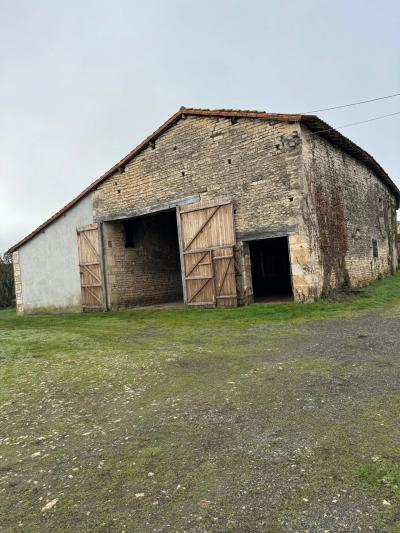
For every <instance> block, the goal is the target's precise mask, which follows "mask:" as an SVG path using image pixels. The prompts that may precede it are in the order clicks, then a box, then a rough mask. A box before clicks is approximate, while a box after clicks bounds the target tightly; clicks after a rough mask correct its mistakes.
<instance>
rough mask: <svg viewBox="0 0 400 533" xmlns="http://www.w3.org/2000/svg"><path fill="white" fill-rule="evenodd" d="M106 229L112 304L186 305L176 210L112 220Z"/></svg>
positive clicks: (118, 306)
mask: <svg viewBox="0 0 400 533" xmlns="http://www.w3.org/2000/svg"><path fill="white" fill-rule="evenodd" d="M105 231H106V237H105V252H106V264H107V270H108V272H107V278H108V291H109V299H110V302H111V307H112V308H123V307H137V306H148V305H161V304H162V305H163V306H164V305H165V304H168V305H169V304H171V305H173V306H176V305H183V290H182V275H181V265H180V253H179V241H178V229H177V221H176V212H175V210H171V211H161V212H157V213H152V214H149V215H145V216H140V217H135V218H131V219H126V220H123V221H121V220H119V221H114V222H109V223H107V227H106V226H105Z"/></svg>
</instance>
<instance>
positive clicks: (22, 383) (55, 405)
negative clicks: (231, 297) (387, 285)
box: [0, 302, 400, 533]
mask: <svg viewBox="0 0 400 533" xmlns="http://www.w3.org/2000/svg"><path fill="white" fill-rule="evenodd" d="M249 309H250V308H249ZM279 312H280V311H279ZM247 313H248V314H247V315H246V310H237V311H232V312H229V311H224V312H221V313H217V312H215V311H212V310H204V311H199V312H197V313H196V312H195V313H193V312H188V311H186V310H171V311H162V310H161V311H157V310H156V311H131V312H121V313H110V314H107V315H101V314H98V315H90V316H88V315H79V316H73V317H66V316H64V317H29V318H26V319H16V318H15V317H14V316H12V315H11V314H10V313H4V314H1V313H0V368H1V383H2V387H1V391H0V399H1V411H0V413H1V419H0V430H1V431H0V531H4V532H6V531H7V532H8V531H29V532H31V531H34V532H36V531H37V532H39V531H40V532H43V531H45V532H47V531H48V532H50V531H51V532H55V531H102V532H103V531H104V532H106V531H135V532H136V531H137V532H147V531H149V532H153V531H154V532H168V531H171V532H185V531H190V532H199V533H200V532H209V531H210V532H249V533H250V532H258V531H260V532H307V531H309V532H358V531H361V532H364V531H373V532H392V533H393V532H398V531H400V423H399V421H400V416H399V412H400V388H399V385H400V350H399V346H400V305H399V304H398V303H396V304H393V302H392V303H391V304H390V305H384V306H381V307H380V308H378V309H372V310H366V311H365V312H363V313H361V314H356V315H354V316H352V317H349V316H346V318H340V317H339V318H336V319H332V318H331V319H326V320H312V321H303V320H289V319H287V320H279V321H276V320H266V319H265V316H264V313H265V311H263V310H262V306H259V307H257V306H255V307H254V308H253V309H252V310H249V311H247ZM46 506H47V507H46Z"/></svg>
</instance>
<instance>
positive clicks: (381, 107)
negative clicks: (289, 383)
mask: <svg viewBox="0 0 400 533" xmlns="http://www.w3.org/2000/svg"><path fill="white" fill-rule="evenodd" d="M399 27H400V3H399V2H398V1H397V0H393V1H390V0H380V1H379V2H377V1H376V0H351V1H349V0H335V1H332V0H329V1H328V0H291V1H289V0H286V1H282V0H280V1H278V2H277V1H274V2H272V1H266V0H264V1H262V0H231V1H228V0H201V1H200V0H196V1H195V0H185V1H183V0H165V1H161V0H152V1H149V2H146V1H145V2H143V0H141V1H137V0H110V1H104V0H95V1H94V0H79V1H78V0H69V1H68V2H65V1H61V0H59V1H58V0H35V1H34V2H33V1H31V0H26V1H20V0H13V1H12V2H10V1H9V0H7V1H5V0H0V106H1V109H0V185H1V188H0V251H4V250H5V249H6V248H8V247H9V246H11V245H12V244H14V243H15V242H16V241H17V240H19V239H20V238H21V237H24V236H25V235H26V234H27V233H29V232H30V231H31V230H32V229H34V228H35V227H36V226H37V225H39V224H40V223H41V222H43V221H44V220H45V219H46V218H48V217H49V216H50V215H52V214H53V213H54V212H55V211H57V210H58V209H59V208H60V207H62V206H63V205H64V204H66V203H67V202H68V201H70V200H71V198H72V197H74V196H76V195H77V194H78V193H79V192H81V190H82V189H84V188H85V187H86V186H87V185H88V184H89V183H90V182H91V181H93V180H94V179H96V178H97V177H98V176H99V175H100V174H102V173H103V172H104V171H106V170H108V169H109V168H110V167H111V166H112V165H113V164H114V163H115V162H116V161H117V160H119V159H120V158H121V157H122V156H124V155H125V154H126V153H127V152H129V151H130V150H131V149H132V148H133V147H134V146H136V145H137V144H138V143H139V142H140V141H141V140H142V139H143V138H145V137H146V136H147V135H148V134H149V133H151V132H152V131H153V130H154V129H156V128H157V127H158V126H159V125H160V124H161V123H162V122H163V121H164V120H166V119H167V118H168V117H169V116H170V115H171V114H173V113H174V112H175V111H177V109H178V108H179V107H180V106H181V105H184V106H186V107H206V108H221V107H223V108H239V109H240V108H242V109H257V110H265V111H270V112H279V113H281V112H284V113H285V112H287V113H294V112H306V111H309V110H313V109H318V108H321V107H328V106H333V105H340V104H345V103H348V102H353V101H358V100H363V99H368V98H374V97H378V96H383V95H387V94H392V93H396V92H400V32H399ZM396 111H400V98H399V97H398V98H393V99H389V100H385V101H383V102H376V103H372V104H367V105H362V106H359V107H354V108H350V109H346V110H338V111H331V112H325V113H320V116H321V117H322V118H323V119H324V120H326V121H328V122H329V123H331V124H332V125H334V126H341V125H343V124H347V123H349V122H354V121H358V120H365V119H368V118H371V117H375V116H378V115H382V114H386V113H392V112H396ZM342 131H343V133H344V134H345V135H346V136H348V137H350V138H351V139H352V140H354V141H355V142H356V143H357V144H359V145H360V146H362V147H363V148H365V149H366V150H367V151H368V152H370V153H371V154H372V155H373V156H374V157H375V158H376V159H377V160H378V161H379V163H380V164H381V165H382V166H383V167H384V168H385V170H386V171H387V172H388V173H389V174H390V175H391V177H392V178H393V179H394V181H396V183H397V184H398V185H400V135H399V131H400V115H399V116H397V117H393V118H387V119H384V120H380V121H376V122H371V123H369V124H364V125H359V126H354V127H350V128H346V129H344V130H342Z"/></svg>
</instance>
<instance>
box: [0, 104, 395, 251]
mask: <svg viewBox="0 0 400 533" xmlns="http://www.w3.org/2000/svg"><path fill="white" fill-rule="evenodd" d="M185 116H198V117H221V118H247V119H249V118H254V119H262V120H276V121H277V122H286V123H290V124H291V123H297V122H299V123H302V124H304V125H306V126H307V127H308V128H309V129H310V130H311V131H312V132H313V133H317V134H318V135H320V136H321V137H323V138H325V139H327V140H328V141H330V142H331V143H332V144H335V145H336V146H339V148H341V149H342V150H343V151H344V152H346V153H348V154H349V155H351V156H353V157H354V158H355V159H358V160H359V161H361V162H363V163H364V164H365V165H366V166H367V167H368V168H370V169H371V170H372V171H373V172H374V173H375V174H376V175H377V176H378V177H379V178H380V180H381V181H382V182H383V183H384V184H385V185H386V186H387V187H388V188H389V189H390V190H391V191H392V192H393V194H394V195H395V197H396V199H397V203H399V202H400V190H399V189H398V188H397V187H396V185H395V184H394V183H393V181H392V180H391V179H390V177H389V176H388V174H387V173H386V172H385V171H384V170H383V168H382V167H381V166H380V165H379V163H377V161H375V159H374V158H373V157H372V156H371V155H369V154H368V153H367V152H366V151H365V150H363V149H362V148H360V147H359V146H357V145H356V144H355V143H353V142H352V141H351V140H350V139H348V138H347V137H345V136H344V135H342V134H341V133H339V132H338V131H337V130H335V129H334V128H332V127H331V126H329V124H327V123H326V122H324V121H323V120H321V119H320V118H318V117H317V116H316V115H285V114H281V113H265V112H264V111H241V110H234V109H214V110H213V109H193V108H186V107H181V108H180V110H179V111H177V112H176V113H175V114H174V115H172V117H170V118H169V119H168V120H167V121H166V122H164V124H162V125H161V126H160V127H159V128H158V129H157V130H156V131H154V132H153V133H152V134H151V135H149V137H147V138H146V139H145V140H144V141H143V142H141V143H140V144H139V145H138V146H137V147H136V148H134V149H133V150H132V151H131V152H129V154H127V155H126V156H125V157H123V158H122V159H121V160H120V161H118V163H116V164H115V165H114V166H113V167H111V168H110V169H109V170H108V171H107V172H105V173H104V174H103V175H102V176H100V177H99V178H97V179H96V180H95V181H94V182H93V183H91V184H90V185H89V186H88V187H86V189H84V190H83V191H82V192H81V193H80V194H78V196H76V197H75V198H74V199H73V200H71V201H70V202H69V203H68V204H67V205H65V206H64V207H63V208H61V209H60V210H59V211H57V213H55V214H54V215H53V216H52V217H50V218H49V219H47V220H46V221H45V222H43V224H41V225H40V226H39V227H37V228H36V229H35V230H34V231H32V232H31V233H29V235H27V236H26V237H24V238H23V239H22V240H20V241H19V242H17V243H16V244H14V246H12V247H11V248H10V249H9V250H8V252H9V253H11V252H14V251H15V250H17V249H18V248H20V247H21V246H22V245H23V244H25V243H26V242H28V241H29V240H30V239H32V238H33V237H34V236H35V235H37V234H38V233H40V232H41V231H42V230H43V229H45V228H46V227H47V226H48V225H49V224H51V223H52V222H54V220H57V218H59V217H60V216H61V215H63V214H64V213H65V212H66V211H68V209H70V208H71V207H73V206H74V205H75V204H77V203H78V202H79V200H81V199H82V198H83V197H84V196H86V195H87V194H89V193H90V192H92V191H93V190H94V189H96V187H97V186H98V185H100V184H101V183H103V181H105V180H106V179H107V178H109V177H110V176H112V175H113V174H114V172H116V171H117V170H118V169H119V168H120V167H124V166H125V165H126V164H127V163H129V161H131V160H132V159H133V158H134V157H136V156H137V155H138V154H139V153H140V152H141V151H142V150H144V149H145V148H147V146H148V145H149V144H150V143H151V142H154V141H155V140H156V139H157V138H158V137H160V136H161V135H162V134H163V133H164V132H165V131H167V130H168V129H169V128H170V127H171V126H173V125H174V124H176V123H177V122H178V121H179V120H180V119H181V118H182V117H185Z"/></svg>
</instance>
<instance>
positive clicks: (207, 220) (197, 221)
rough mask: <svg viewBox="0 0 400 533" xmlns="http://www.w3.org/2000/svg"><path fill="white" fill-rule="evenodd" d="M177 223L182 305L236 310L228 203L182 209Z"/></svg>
mask: <svg viewBox="0 0 400 533" xmlns="http://www.w3.org/2000/svg"><path fill="white" fill-rule="evenodd" d="M178 224H179V230H180V231H179V232H180V244H181V253H182V267H183V274H184V285H185V302H186V304H187V305H189V306H195V305H197V306H205V307H216V306H218V307H236V306H237V294H236V277H235V263H234V257H233V247H234V245H235V232H234V228H233V206H232V203H231V202H224V203H220V204H218V205H207V206H205V205H202V206H197V207H193V206H185V207H182V208H180V209H179V212H178Z"/></svg>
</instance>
